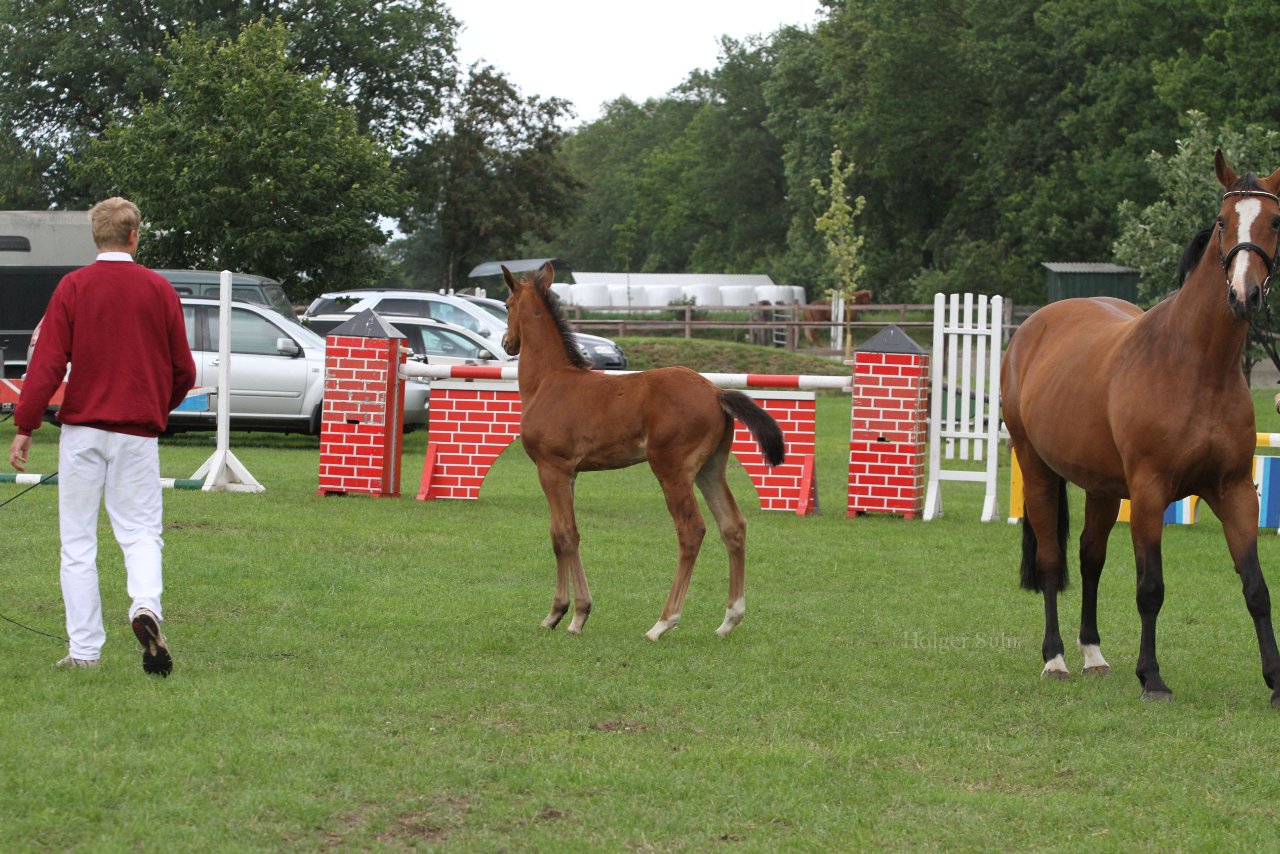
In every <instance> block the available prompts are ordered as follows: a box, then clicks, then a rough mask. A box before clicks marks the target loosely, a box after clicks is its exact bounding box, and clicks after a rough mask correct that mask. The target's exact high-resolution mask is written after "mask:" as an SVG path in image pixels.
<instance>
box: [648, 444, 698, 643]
mask: <svg viewBox="0 0 1280 854" xmlns="http://www.w3.org/2000/svg"><path fill="white" fill-rule="evenodd" d="M651 467H652V468H653V471H654V474H656V475H657V476H658V480H659V481H660V482H661V483H662V492H663V495H665V496H666V499H667V510H668V511H669V512H670V513H671V518H672V520H673V521H674V522H675V523H676V540H677V543H678V545H679V549H680V558H679V562H678V563H677V565H676V577H675V579H674V580H673V581H672V582H671V593H670V594H669V595H668V596H667V604H666V606H664V607H663V609H662V616H660V617H659V618H658V622H656V623H654V624H653V628H651V629H649V631H647V632H646V633H645V637H647V638H648V639H649V640H651V641H656V640H657V639H658V638H660V637H662V636H663V635H664V634H666V633H667V632H668V631H669V630H671V629H674V628H675V627H676V625H677V624H678V623H679V622H680V610H681V609H682V608H683V607H684V597H685V594H686V593H688V592H689V579H690V578H692V577H693V565H694V563H695V562H696V561H697V559H698V550H699V549H700V548H701V547H702V538H703V537H704V536H706V533H707V525H706V523H705V522H704V521H703V520H702V511H700V510H699V509H698V499H697V498H695V497H694V495H693V483H692V482H691V480H690V478H689V477H688V475H685V474H683V473H682V472H664V471H661V470H659V468H658V466H652V465H651Z"/></svg>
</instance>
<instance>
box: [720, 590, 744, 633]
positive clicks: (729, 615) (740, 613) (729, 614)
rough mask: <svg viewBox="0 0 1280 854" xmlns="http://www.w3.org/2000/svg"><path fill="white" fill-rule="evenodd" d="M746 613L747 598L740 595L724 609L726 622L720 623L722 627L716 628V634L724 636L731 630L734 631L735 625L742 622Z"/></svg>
mask: <svg viewBox="0 0 1280 854" xmlns="http://www.w3.org/2000/svg"><path fill="white" fill-rule="evenodd" d="M746 613H747V599H746V597H745V596H744V597H740V598H739V599H738V601H736V602H734V603H733V604H732V605H730V606H729V607H728V608H725V609H724V622H723V623H721V624H720V628H718V629H716V634H717V635H719V636H720V637H724V636H725V635H727V634H729V632H731V631H733V628H734V626H736V625H738V623H741V622H742V618H743V617H744V616H745V615H746Z"/></svg>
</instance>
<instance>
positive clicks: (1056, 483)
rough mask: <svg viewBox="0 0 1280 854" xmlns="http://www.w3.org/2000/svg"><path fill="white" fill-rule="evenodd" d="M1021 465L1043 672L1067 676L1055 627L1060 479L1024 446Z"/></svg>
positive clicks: (1060, 562)
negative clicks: (1040, 598) (1039, 606)
mask: <svg viewBox="0 0 1280 854" xmlns="http://www.w3.org/2000/svg"><path fill="white" fill-rule="evenodd" d="M1016 450H1017V453H1018V460H1019V462H1020V464H1021V466H1022V479H1023V493H1024V498H1025V502H1026V514H1027V518H1026V522H1025V523H1024V524H1027V525H1030V526H1031V531H1032V533H1033V534H1034V535H1035V541H1036V552H1035V571H1036V573H1037V576H1038V579H1039V584H1040V589H1041V591H1042V593H1043V594H1044V642H1043V643H1042V644H1041V647H1040V654H1041V656H1042V658H1043V660H1044V670H1042V671H1041V675H1042V676H1046V677H1052V678H1055V679H1066V678H1068V677H1069V676H1070V675H1071V672H1070V671H1069V670H1068V669H1067V663H1066V659H1065V658H1063V651H1064V649H1065V648H1064V646H1063V643H1062V632H1061V630H1060V629H1059V628H1058V591H1059V590H1061V589H1062V579H1063V573H1064V571H1065V569H1066V552H1065V550H1064V548H1065V544H1064V543H1063V542H1062V537H1061V535H1060V534H1059V531H1058V525H1059V514H1060V513H1061V512H1065V510H1066V507H1065V505H1064V504H1063V501H1064V500H1065V496H1064V493H1063V488H1064V487H1063V482H1062V479H1061V478H1060V477H1059V476H1058V474H1057V473H1056V472H1054V471H1053V470H1052V469H1050V468H1049V467H1048V466H1046V465H1045V464H1044V462H1043V461H1041V459H1040V457H1039V456H1037V455H1036V453H1035V452H1034V451H1033V450H1031V448H1030V447H1028V446H1024V447H1020V448H1017V449H1016Z"/></svg>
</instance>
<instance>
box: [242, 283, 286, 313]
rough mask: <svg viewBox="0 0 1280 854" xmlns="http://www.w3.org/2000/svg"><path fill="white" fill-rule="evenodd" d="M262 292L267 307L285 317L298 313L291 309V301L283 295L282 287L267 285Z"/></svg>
mask: <svg viewBox="0 0 1280 854" xmlns="http://www.w3.org/2000/svg"><path fill="white" fill-rule="evenodd" d="M233 290H234V289H233ZM262 292H263V293H264V294H266V297H267V307H268V308H274V309H275V310H276V311H278V312H280V313H281V314H283V315H284V316H285V317H289V318H293V317H297V316H298V313H297V312H296V311H294V310H293V303H291V302H289V298H288V297H287V296H285V295H284V289H283V288H277V287H272V286H270V285H267V286H266V287H264V288H263V289H262Z"/></svg>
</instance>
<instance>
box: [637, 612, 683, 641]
mask: <svg viewBox="0 0 1280 854" xmlns="http://www.w3.org/2000/svg"><path fill="white" fill-rule="evenodd" d="M679 622H680V616H679V615H678V614H677V615H676V616H675V617H672V618H671V619H669V620H658V622H656V623H654V624H653V628H651V629H649V631H647V632H645V633H644V636H645V637H646V638H647V639H648V640H651V641H656V640H657V639H658V638H660V637H662V636H663V635H665V634H666V633H667V632H669V631H671V630H672V629H674V628H675V627H676V625H677V624H678V623H679Z"/></svg>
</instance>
